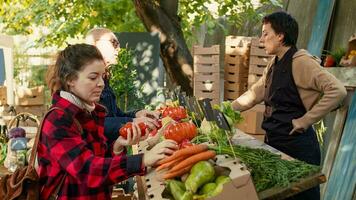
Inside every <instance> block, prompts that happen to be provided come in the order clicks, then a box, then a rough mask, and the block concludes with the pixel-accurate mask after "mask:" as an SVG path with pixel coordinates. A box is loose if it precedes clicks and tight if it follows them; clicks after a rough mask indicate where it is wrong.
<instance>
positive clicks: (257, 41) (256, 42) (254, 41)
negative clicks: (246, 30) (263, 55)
mask: <svg viewBox="0 0 356 200" xmlns="http://www.w3.org/2000/svg"><path fill="white" fill-rule="evenodd" d="M251 46H255V47H260V46H262V45H261V43H260V38H257V37H253V38H251Z"/></svg>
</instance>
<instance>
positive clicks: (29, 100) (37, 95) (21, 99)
mask: <svg viewBox="0 0 356 200" xmlns="http://www.w3.org/2000/svg"><path fill="white" fill-rule="evenodd" d="M44 98H45V95H44V86H38V87H34V88H26V89H18V90H16V92H15V105H21V106H32V105H43V104H44V103H45V99H44Z"/></svg>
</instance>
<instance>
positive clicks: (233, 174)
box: [135, 150, 258, 200]
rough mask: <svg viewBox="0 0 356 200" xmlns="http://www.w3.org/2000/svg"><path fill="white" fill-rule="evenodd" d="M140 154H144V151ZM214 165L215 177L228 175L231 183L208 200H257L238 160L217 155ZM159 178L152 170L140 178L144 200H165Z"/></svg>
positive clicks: (249, 179) (250, 181)
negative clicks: (217, 172) (234, 198)
mask: <svg viewBox="0 0 356 200" xmlns="http://www.w3.org/2000/svg"><path fill="white" fill-rule="evenodd" d="M141 152H145V150H143V151H141ZM215 164H216V165H217V167H216V168H218V169H219V170H218V171H219V174H217V175H222V174H224V175H228V176H229V177H230V178H231V180H232V181H231V182H228V183H225V184H224V186H223V191H222V192H221V193H220V194H219V195H217V196H215V197H211V198H209V200H221V199H226V200H227V199H232V198H233V197H238V198H239V199H244V200H258V195H257V192H256V189H255V186H254V184H253V182H252V178H251V174H250V172H249V171H248V170H247V168H246V166H245V165H243V164H242V163H241V162H240V161H239V159H235V158H232V157H230V156H227V155H218V156H216V160H215ZM160 177H161V175H160V174H157V173H156V172H155V171H154V170H152V169H148V173H147V175H146V176H144V177H142V178H141V180H142V181H140V182H142V184H143V186H144V187H143V188H144V191H143V193H144V194H145V195H146V196H145V198H144V199H145V200H148V199H153V200H156V199H157V200H158V199H159V200H166V199H165V198H163V197H162V192H163V190H164V184H162V182H161V181H160ZM135 193H136V196H138V195H137V193H138V192H135Z"/></svg>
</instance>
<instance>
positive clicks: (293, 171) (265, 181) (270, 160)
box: [211, 146, 320, 192]
mask: <svg viewBox="0 0 356 200" xmlns="http://www.w3.org/2000/svg"><path fill="white" fill-rule="evenodd" d="M211 149H213V150H215V151H216V152H217V153H218V154H227V155H230V156H233V155H234V154H235V155H236V156H237V157H239V158H240V159H241V160H242V162H244V163H245V164H246V165H247V167H248V168H249V169H250V171H251V175H252V179H253V182H254V183H255V187H256V190H257V192H260V191H263V190H266V189H269V188H272V187H275V186H280V187H284V186H287V185H289V184H290V183H292V182H296V181H298V180H299V179H301V178H303V177H306V176H308V175H310V174H313V173H316V172H318V171H320V167H319V166H315V165H310V164H308V163H305V162H303V161H299V160H291V161H290V160H283V159H281V156H280V155H277V154H274V153H271V152H269V151H267V150H265V149H253V148H249V147H243V146H233V151H234V152H232V150H231V147H230V146H220V147H216V146H215V147H211Z"/></svg>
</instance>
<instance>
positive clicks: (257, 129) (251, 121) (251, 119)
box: [237, 104, 265, 135]
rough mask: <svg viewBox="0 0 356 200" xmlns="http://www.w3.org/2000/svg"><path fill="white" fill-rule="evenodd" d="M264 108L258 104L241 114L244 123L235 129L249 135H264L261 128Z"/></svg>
mask: <svg viewBox="0 0 356 200" xmlns="http://www.w3.org/2000/svg"><path fill="white" fill-rule="evenodd" d="M264 111H265V106H264V105H261V104H258V105H256V106H254V107H253V108H251V109H249V110H247V111H244V112H242V113H241V115H242V117H243V118H244V121H243V122H241V123H240V124H238V125H237V128H239V129H240V130H242V131H243V132H245V133H249V134H257V135H260V134H265V131H264V130H263V129H262V128H261V125H262V122H263V113H264Z"/></svg>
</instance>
